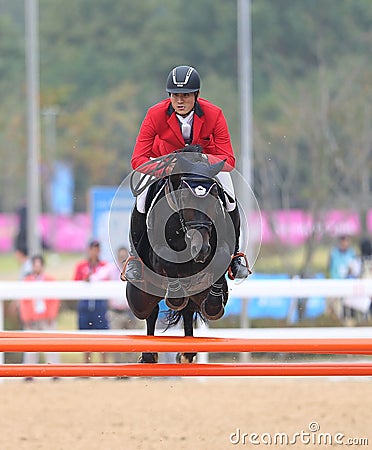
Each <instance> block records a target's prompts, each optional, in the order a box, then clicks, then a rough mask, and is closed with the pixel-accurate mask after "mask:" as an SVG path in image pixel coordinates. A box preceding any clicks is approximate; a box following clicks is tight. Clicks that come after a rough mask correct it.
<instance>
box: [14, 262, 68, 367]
mask: <svg viewBox="0 0 372 450" xmlns="http://www.w3.org/2000/svg"><path fill="white" fill-rule="evenodd" d="M31 263H32V272H31V274H29V275H27V276H26V277H25V281H53V280H54V278H53V277H51V276H50V275H48V274H46V273H45V272H44V266H45V262H44V258H43V256H42V255H35V256H33V257H32V258H31ZM59 305H60V301H59V300H57V299H54V298H45V299H44V298H37V299H29V298H25V299H22V300H20V302H19V313H20V318H21V322H22V327H23V329H24V330H28V331H35V330H37V331H52V330H56V328H57V316H58V311H59ZM38 360H39V354H38V353H34V352H26V353H24V359H23V362H24V363H25V364H37V363H38V362H39V361H38ZM45 362H46V363H48V364H52V363H53V364H57V363H59V354H58V353H45Z"/></svg>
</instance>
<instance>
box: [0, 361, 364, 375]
mask: <svg viewBox="0 0 372 450" xmlns="http://www.w3.org/2000/svg"><path fill="white" fill-rule="evenodd" d="M117 376H128V377H164V376H180V377H204V376H206V377H220V376H224V377H236V376H237V377H240V376H244V377H280V376H285V377H308V376H311V377H314V376H316V377H323V376H326V377H330V376H372V364H371V363H326V364H323V363H308V364H306V363H289V364H285V363H276V364H263V363H261V364H35V365H23V364H22V365H21V364H5V365H2V366H0V377H117Z"/></svg>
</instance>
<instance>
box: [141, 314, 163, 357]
mask: <svg viewBox="0 0 372 450" xmlns="http://www.w3.org/2000/svg"><path fill="white" fill-rule="evenodd" d="M158 315H159V305H156V306H155V308H154V309H153V310H152V312H151V314H150V315H149V316H148V317H147V319H146V328H147V336H154V334H155V325H156V321H157V319H158ZM139 362H141V363H157V362H158V354H157V353H148V352H145V353H142V354H141V356H140V359H139Z"/></svg>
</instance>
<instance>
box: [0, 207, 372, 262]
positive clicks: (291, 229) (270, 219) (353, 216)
mask: <svg viewBox="0 0 372 450" xmlns="http://www.w3.org/2000/svg"><path fill="white" fill-rule="evenodd" d="M249 222H250V223H249V227H250V238H251V239H252V240H253V241H258V240H259V239H260V236H261V231H262V242H263V244H266V243H272V242H275V241H279V242H281V243H283V244H285V245H293V246H296V245H300V244H302V243H304V242H305V241H306V240H307V239H308V237H309V236H310V234H311V232H312V231H313V230H314V232H315V233H316V236H317V237H318V238H319V239H321V238H322V237H323V236H330V237H335V236H339V235H340V234H347V235H350V236H357V235H359V234H360V233H361V230H362V227H361V223H360V218H359V215H358V214H357V213H355V212H350V211H341V210H333V211H329V212H328V213H326V214H324V215H323V217H322V219H321V220H319V221H317V222H316V223H314V220H313V218H312V217H311V215H310V214H308V213H306V212H304V211H301V210H289V211H274V212H272V213H268V212H262V213H261V215H258V214H257V213H255V214H253V215H252V216H251V217H250V221H249ZM39 226H40V228H39V229H40V235H41V236H42V237H43V239H44V241H45V242H46V243H47V244H48V245H49V246H50V247H51V248H53V249H54V250H55V251H58V252H66V253H69V252H83V251H84V250H85V248H86V244H87V242H88V240H89V238H90V237H91V229H92V226H91V218H90V215H89V214H83V213H81V214H74V215H72V216H49V215H45V214H44V215H42V217H41V218H40V224H39ZM367 226H368V232H369V233H370V234H372V210H371V211H369V213H368V216H367ZM261 227H262V229H261ZM17 229H18V220H17V217H16V216H15V215H14V214H0V252H10V251H12V250H13V245H14V238H15V235H16V233H17Z"/></svg>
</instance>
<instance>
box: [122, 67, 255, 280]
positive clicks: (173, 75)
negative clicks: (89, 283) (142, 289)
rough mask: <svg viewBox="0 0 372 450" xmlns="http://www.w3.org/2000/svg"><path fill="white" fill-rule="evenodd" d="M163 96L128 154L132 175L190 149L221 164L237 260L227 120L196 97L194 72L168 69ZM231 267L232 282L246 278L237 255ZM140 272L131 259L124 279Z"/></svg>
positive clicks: (138, 220) (139, 218)
mask: <svg viewBox="0 0 372 450" xmlns="http://www.w3.org/2000/svg"><path fill="white" fill-rule="evenodd" d="M166 91H167V92H168V94H169V98H167V99H166V100H163V101H161V102H160V103H158V104H156V105H154V106H152V107H151V108H150V109H149V110H148V112H147V115H146V117H145V119H144V120H143V122H142V125H141V128H140V131H139V134H138V136H137V140H136V144H135V147H134V151H133V155H132V167H133V169H134V170H136V169H138V168H139V166H141V165H142V164H144V163H146V162H148V161H150V159H153V158H157V157H159V156H164V155H167V154H170V153H172V152H173V151H175V150H177V149H179V148H181V147H184V146H185V145H188V144H193V145H199V146H201V147H202V149H203V153H204V154H206V155H208V159H209V161H210V162H211V163H216V162H218V161H220V160H225V165H224V168H223V171H222V172H220V173H219V174H218V176H217V178H218V179H219V181H220V183H221V184H222V186H223V187H224V189H225V191H227V192H228V193H229V196H226V209H227V211H228V213H229V215H230V217H231V220H232V223H233V225H234V230H235V237H236V242H235V252H234V255H237V254H238V253H239V237H240V215H239V210H238V206H237V204H236V201H235V194H234V188H233V184H232V180H231V176H230V174H229V171H231V170H232V169H233V168H234V167H235V156H234V151H233V148H232V145H231V140H230V135H229V131H228V127H227V123H226V119H225V117H224V115H223V113H222V110H221V109H220V108H219V107H217V106H215V105H213V104H212V103H210V102H208V101H207V100H205V99H203V98H200V97H199V91H200V77H199V74H198V72H197V71H196V70H195V69H194V68H193V67H190V66H178V67H175V68H174V69H173V70H171V72H170V73H169V75H168V79H167V84H166ZM146 194H147V191H144V192H143V193H142V194H140V195H139V196H138V197H137V201H136V205H135V207H134V209H133V213H132V220H131V240H132V243H131V248H130V254H131V256H134V255H135V254H136V252H135V248H136V247H137V245H138V243H139V240H140V239H141V237H142V235H143V233H144V232H145V230H146V214H145V213H146V211H145V200H146ZM132 246H134V248H133V247H132ZM230 268H231V272H232V274H233V277H234V278H246V277H247V276H248V274H249V271H248V268H247V267H246V266H245V265H243V264H242V262H241V259H240V257H239V256H237V257H234V258H233V259H232V260H231V264H230ZM141 269H142V268H141V264H140V263H139V261H138V259H137V258H130V259H129V261H128V263H127V265H126V269H125V273H124V276H125V278H126V279H127V280H129V281H139V280H141V276H142V270H141Z"/></svg>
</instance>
